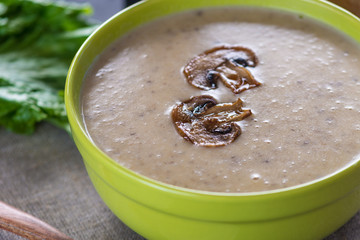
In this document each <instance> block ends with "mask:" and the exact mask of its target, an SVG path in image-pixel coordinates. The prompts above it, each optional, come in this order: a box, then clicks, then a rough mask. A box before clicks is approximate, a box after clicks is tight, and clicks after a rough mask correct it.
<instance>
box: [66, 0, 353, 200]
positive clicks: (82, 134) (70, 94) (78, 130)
mask: <svg viewBox="0 0 360 240" xmlns="http://www.w3.org/2000/svg"><path fill="white" fill-rule="evenodd" d="M150 2H151V3H152V4H153V3H156V2H162V1H161V0H151V1H148V0H143V1H141V2H138V3H136V4H134V5H132V6H130V7H128V8H126V9H124V10H122V11H120V12H118V13H117V14H115V15H114V16H113V17H111V18H110V19H108V20H107V21H105V22H104V23H103V24H101V26H100V27H99V28H98V29H97V30H95V31H94V32H93V33H92V34H91V35H90V36H89V37H88V38H87V39H86V41H85V42H84V43H83V45H82V46H81V47H80V49H79V51H78V52H77V54H76V55H75V57H74V59H73V61H72V63H71V66H70V68H69V72H68V76H67V79H66V85H65V105H66V111H67V114H68V119H69V123H70V125H71V131H72V134H73V135H74V136H76V138H78V139H79V140H78V142H80V143H81V144H83V145H84V146H86V147H87V148H88V150H89V151H91V152H92V154H93V155H94V158H97V159H98V161H101V162H102V164H106V165H107V166H108V167H110V168H114V169H116V171H118V172H122V173H123V174H126V175H127V176H128V177H130V178H132V180H134V181H140V182H142V183H143V184H144V183H145V184H146V185H147V186H151V187H152V188H157V189H161V190H163V191H168V192H175V193H178V194H185V195H189V194H190V195H192V196H197V197H209V196H211V197H221V198H222V197H227V198H228V197H233V198H239V197H256V196H266V195H276V194H287V193H292V192H294V191H304V190H309V189H313V190H314V189H319V188H321V187H322V186H324V185H328V184H331V183H332V182H334V181H336V180H337V179H338V178H342V177H343V176H345V175H347V174H349V172H351V171H353V170H354V168H359V167H360V159H359V160H354V161H352V162H350V163H349V164H347V165H345V166H344V167H342V168H340V169H339V170H337V171H335V172H333V173H331V174H329V175H326V176H324V177H321V178H318V179H315V180H312V181H309V182H306V183H303V184H298V185H295V186H291V187H286V188H279V189H274V190H266V191H257V192H239V193H237V192H230V193H227V192H212V191H204V190H195V189H190V188H184V187H179V186H174V185H171V184H167V183H164V182H160V181H157V180H154V179H151V178H149V177H146V176H144V175H141V174H138V173H136V172H134V171H132V170H130V169H128V168H126V167H123V166H121V165H120V164H118V163H116V162H115V161H114V160H112V159H111V158H110V157H109V156H108V155H106V154H105V153H104V152H103V151H102V150H100V149H99V148H98V147H97V146H96V145H95V144H94V143H93V141H92V140H91V138H90V136H88V134H87V132H86V128H85V126H84V124H83V122H82V119H81V112H79V111H78V110H77V108H78V107H76V105H77V104H78V103H79V102H80V101H78V103H77V102H76V100H74V96H78V95H77V93H75V92H74V91H75V90H74V88H73V87H72V85H73V83H74V81H76V80H75V79H74V72H75V71H77V70H78V68H80V63H81V61H82V60H81V58H82V55H83V54H84V52H86V51H87V50H88V48H89V47H90V46H91V41H92V39H93V38H94V37H96V36H97V35H98V34H102V31H103V29H104V27H105V26H107V25H108V24H111V23H112V22H113V21H116V19H117V18H119V16H122V15H124V14H131V12H132V11H133V10H134V9H137V8H139V7H140V8H141V7H143V6H146V5H149V4H150ZM200 2H201V1H200ZM213 2H216V3H217V2H230V1H216V0H215V1H213ZM238 2H239V3H238V4H237V5H241V3H245V5H250V6H255V7H256V4H255V5H254V2H253V1H249V0H243V1H238ZM255 2H257V3H258V2H261V1H260V0H257V1H255ZM279 2H282V3H284V2H292V1H287V0H279ZM302 2H307V3H309V4H314V5H321V6H322V7H325V8H327V9H328V10H330V11H333V12H336V13H337V14H339V15H341V16H342V17H343V18H344V19H347V21H351V22H353V23H354V24H355V23H356V24H357V25H358V26H359V27H360V19H359V18H357V17H356V16H355V15H353V14H352V13H350V12H349V11H347V10H344V9H342V8H341V7H339V6H337V5H335V4H333V3H331V2H327V1H325V0H302ZM285 5H286V4H285ZM262 7H266V6H262ZM275 8H277V7H275ZM119 37H120V36H119ZM355 40H356V41H358V42H359V43H360V36H359V38H358V39H355ZM78 81H79V80H78ZM81 81H82V79H81ZM79 109H80V108H79Z"/></svg>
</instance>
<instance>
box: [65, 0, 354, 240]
mask: <svg viewBox="0 0 360 240" xmlns="http://www.w3.org/2000/svg"><path fill="white" fill-rule="evenodd" d="M223 5H245V6H255V7H266V8H272V9H282V10H284V11H291V12H295V13H297V14H301V15H305V16H309V17H312V18H315V19H317V20H319V21H321V22H325V23H327V24H329V25H331V26H333V27H335V28H337V29H339V30H341V31H343V32H344V33H345V34H347V35H349V36H350V37H352V38H353V39H354V40H355V41H357V42H359V43H360V31H359V30H360V20H359V19H358V18H356V17H355V16H354V15H352V14H350V13H349V12H347V11H345V10H343V9H341V8H339V7H336V6H335V5H332V4H330V3H327V2H325V1H317V0H267V1H263V0H197V1H194V0H171V1H170V0H167V1H166V0H148V1H144V2H141V3H139V4H137V5H135V6H133V7H130V8H127V9H125V10H124V11H121V12H119V13H118V14H116V15H115V16H114V17H112V18H111V19H109V20H108V21H107V22H105V23H104V24H103V25H102V26H101V27H100V28H98V29H97V30H96V31H95V32H94V33H93V34H92V35H91V36H90V37H89V38H88V39H87V40H86V42H85V43H84V44H83V46H82V47H81V48H80V50H79V52H78V53H77V54H76V56H75V58H74V60H73V63H72V65H71V67H70V70H69V74H68V78H67V82H66V89H65V100H66V110H67V113H68V117H69V121H70V125H71V128H72V134H73V138H74V140H75V143H76V145H77V147H78V149H79V151H80V153H81V154H82V156H83V159H84V163H85V166H86V169H87V171H88V174H89V176H90V178H91V181H92V182H93V184H94V186H95V188H96V190H97V191H98V193H99V195H100V196H101V197H102V199H103V200H104V202H105V203H106V204H107V206H108V207H109V208H110V209H111V210H112V211H113V212H114V214H115V215H116V216H118V217H119V218H120V219H121V220H122V221H123V222H124V223H125V224H127V225H128V226H129V227H130V228H132V229H133V230H135V231H136V232H138V233H139V234H141V235H142V236H144V237H145V238H147V239H171V240H177V239H179V240H185V239H186V240H191V239H195V240H200V239H206V240H212V239H214V240H219V239H227V240H231V239H256V240H261V239H266V240H271V239H274V240H281V239H286V240H288V239H291V240H296V239H299V240H304V239H311V240H313V239H321V238H323V237H325V236H327V235H329V234H330V233H332V232H333V231H335V230H336V229H337V228H339V227H340V226H342V225H343V224H344V223H345V222H346V221H347V220H349V219H350V218H351V216H353V215H354V214H355V213H356V212H357V211H358V210H359V207H360V188H359V187H360V184H359V183H360V162H359V161H356V162H354V163H352V164H351V165H349V166H347V167H346V168H344V169H342V170H340V171H338V172H336V173H334V174H332V175H330V176H327V177H325V178H322V179H319V180H316V181H312V182H309V183H306V184H303V185H299V186H295V187H291V188H286V189H280V190H274V191H263V192H255V193H216V192H205V191H196V190H191V189H185V188H180V187H175V186H171V185H167V184H164V183H161V182H158V181H155V180H152V179H149V178H147V177H144V176H141V175H139V174H136V173H134V172H132V171H130V170H129V169H126V168H124V167H122V166H120V165H118V164H117V163H115V162H114V161H113V160H112V159H111V158H110V157H108V156H107V155H106V154H104V153H103V152H102V151H101V150H100V149H99V148H97V146H96V145H94V143H93V142H92V141H91V140H90V138H89V136H88V135H87V132H86V131H85V127H84V124H83V121H82V116H81V107H80V103H79V102H80V90H81V85H82V81H83V79H84V75H85V74H86V72H87V70H88V69H89V67H90V66H91V64H92V62H93V61H94V59H96V57H97V56H98V55H99V54H100V53H101V52H102V51H103V50H104V49H105V48H106V47H107V46H109V45H110V44H111V43H112V42H113V41H114V40H116V39H117V38H119V37H120V36H121V35H123V34H125V33H126V32H128V31H129V30H131V29H133V28H135V27H136V26H138V25H140V24H142V23H145V22H148V21H151V20H152V19H155V18H158V17H161V16H164V15H168V14H171V13H175V12H179V11H183V10H187V9H194V8H201V7H208V6H223Z"/></svg>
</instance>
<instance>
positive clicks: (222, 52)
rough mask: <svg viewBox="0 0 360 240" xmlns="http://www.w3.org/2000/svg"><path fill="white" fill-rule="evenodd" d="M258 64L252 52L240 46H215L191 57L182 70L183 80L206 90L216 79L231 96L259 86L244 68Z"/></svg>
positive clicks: (212, 85)
mask: <svg viewBox="0 0 360 240" xmlns="http://www.w3.org/2000/svg"><path fill="white" fill-rule="evenodd" d="M257 63H258V60H257V57H256V55H255V53H254V52H253V51H252V50H250V49H248V48H245V47H241V46H219V47H214V48H212V49H209V50H207V51H205V52H203V53H202V54H200V55H198V56H196V57H194V58H193V59H191V60H190V61H189V63H188V64H187V65H186V66H185V67H184V70H183V72H184V75H185V77H186V79H187V81H188V82H189V83H190V84H191V85H193V86H194V87H197V88H200V89H203V90H210V89H216V88H217V87H218V81H219V79H220V80H221V81H222V82H223V83H224V84H225V86H227V87H228V88H230V89H231V90H232V91H233V92H234V93H240V92H242V91H244V90H246V89H249V88H253V87H256V86H259V85H260V83H259V82H258V81H256V80H255V79H254V77H253V76H252V75H251V73H250V72H249V71H248V70H247V69H246V67H255V66H256V65H257Z"/></svg>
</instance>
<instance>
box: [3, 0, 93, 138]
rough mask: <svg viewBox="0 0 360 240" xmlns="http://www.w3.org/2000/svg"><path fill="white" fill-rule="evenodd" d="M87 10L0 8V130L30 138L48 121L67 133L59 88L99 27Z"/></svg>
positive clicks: (29, 3)
mask: <svg viewBox="0 0 360 240" xmlns="http://www.w3.org/2000/svg"><path fill="white" fill-rule="evenodd" d="M91 13H92V9H91V7H90V6H89V5H79V4H72V3H65V2H60V1H50V0H3V1H2V3H0V43H1V44H0V126H3V127H5V128H7V129H9V130H11V131H13V132H16V133H24V134H30V133H33V132H34V130H35V128H36V124H37V123H39V122H41V121H48V122H51V123H52V124H54V125H56V126H58V127H61V128H63V129H65V130H67V131H69V125H68V122H67V117H66V112H65V104H64V98H63V89H64V85H65V79H66V74H67V71H68V68H69V65H70V62H71V60H72V58H73V56H74V55H75V53H76V51H77V50H78V48H79V47H80V46H81V44H82V43H83V41H84V40H85V39H86V37H87V36H88V35H89V34H90V33H91V32H92V31H93V30H94V29H95V28H96V27H97V25H96V24H94V23H92V22H90V21H89V20H87V18H85V17H86V15H88V14H91Z"/></svg>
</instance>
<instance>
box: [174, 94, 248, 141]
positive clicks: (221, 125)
mask: <svg viewBox="0 0 360 240" xmlns="http://www.w3.org/2000/svg"><path fill="white" fill-rule="evenodd" d="M250 115H251V111H250V110H243V109H242V101H241V99H240V98H239V99H238V100H237V101H235V102H234V103H221V104H218V102H217V101H216V99H215V98H213V97H212V96H208V95H202V96H195V97H192V98H190V99H189V100H186V101H184V102H182V103H180V104H178V105H176V106H175V107H174V108H173V110H172V112H171V117H172V120H173V123H174V126H175V128H176V130H177V132H178V133H179V134H180V136H182V137H183V138H184V139H185V140H187V141H190V142H192V143H193V144H195V145H198V146H205V147H218V146H224V145H227V144H229V143H232V142H233V141H235V139H236V138H237V137H238V136H240V134H241V128H240V126H239V125H238V124H236V123H235V122H236V121H240V120H243V119H244V118H246V117H248V116H250Z"/></svg>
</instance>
